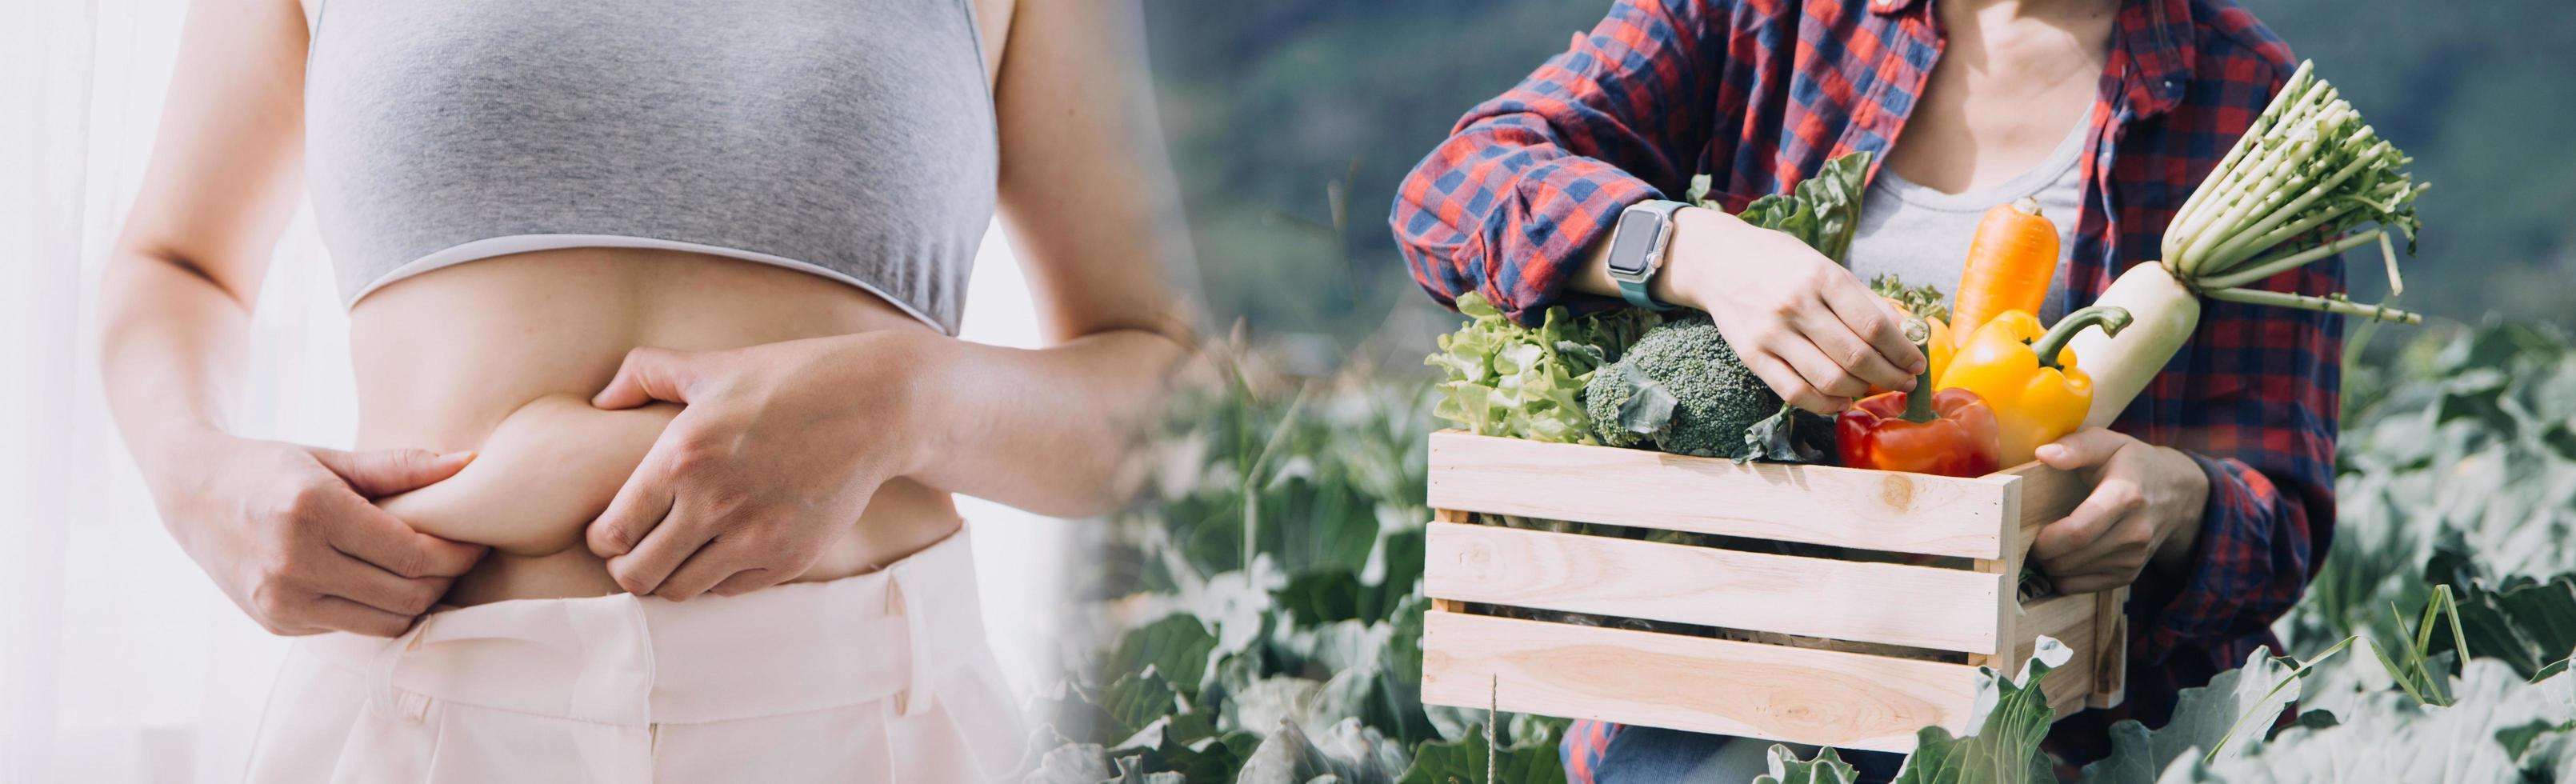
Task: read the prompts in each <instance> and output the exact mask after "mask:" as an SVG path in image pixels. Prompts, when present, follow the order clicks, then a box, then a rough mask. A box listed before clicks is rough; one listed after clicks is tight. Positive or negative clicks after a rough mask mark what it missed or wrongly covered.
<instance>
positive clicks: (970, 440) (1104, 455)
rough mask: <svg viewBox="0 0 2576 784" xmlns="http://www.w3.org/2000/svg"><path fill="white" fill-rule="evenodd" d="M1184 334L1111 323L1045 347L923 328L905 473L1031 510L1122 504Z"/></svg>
mask: <svg viewBox="0 0 2576 784" xmlns="http://www.w3.org/2000/svg"><path fill="white" fill-rule="evenodd" d="M1186 354H1187V350H1186V349H1185V348H1184V344H1183V341H1182V340H1181V339H1179V338H1176V337H1174V336H1170V335H1166V334H1163V333H1158V332H1154V331H1150V330H1146V329H1114V330H1108V331H1104V332H1099V333H1095V334H1091V335H1086V336H1083V337H1080V338H1076V339H1073V340H1070V341H1066V342H1064V343H1062V344H1059V345H1056V346H1053V347H1049V348H1042V349H1013V348H1002V347H998V346H989V345H983V344H978V343H970V342H966V341H961V340H954V339H948V338H939V337H925V338H924V339H923V340H922V341H921V345H920V346H919V349H918V350H917V351H916V352H915V353H914V356H917V357H920V358H921V359H920V361H919V372H918V373H917V375H916V376H915V378H916V382H915V383H914V385H913V392H912V394H911V395H910V398H911V399H912V400H913V401H914V405H913V406H912V413H911V414H910V415H909V416H908V420H909V424H910V426H911V427H912V428H913V431H912V432H914V433H915V435H914V436H913V440H914V441H915V446H916V449H915V450H913V451H914V454H915V458H914V460H913V461H912V463H913V468H912V469H911V470H910V471H909V472H908V473H907V475H909V476H911V477H912V478H914V479H916V480H919V481H921V482H923V483H925V484H928V485H930V486H932V487H937V488H942V489H946V490H951V491H955V492H959V493H964V494H967V495H971V496H976V497H979V498H986V499H991V500H994V501H998V502H1001V503H1005V504H1010V505H1012V506H1015V507H1019V508H1022V509H1026V510H1029V511H1032V512H1037V513H1039V514H1047V515H1056V516H1064V517H1080V516H1088V515H1096V514H1102V513H1106V512H1108V511H1110V510H1112V509H1115V508H1116V507H1117V506H1118V505H1119V504H1122V503H1124V502H1125V501H1126V500H1127V498H1128V497H1129V496H1130V495H1132V494H1133V492H1134V491H1135V489H1136V487H1137V485H1138V484H1139V483H1140V480H1141V479H1142V478H1143V476H1144V472H1143V470H1142V465H1141V459H1140V458H1141V455H1140V454H1139V449H1138V446H1139V443H1140V441H1141V438H1142V436H1143V434H1144V431H1145V428H1146V426H1148V425H1149V424H1151V418H1152V417H1153V416H1155V415H1156V414H1158V413H1159V412H1160V411H1161V410H1162V401H1163V400H1164V398H1165V396H1166V394H1167V392H1168V389H1169V385H1170V378H1171V376H1172V373H1173V371H1174V370H1175V368H1176V367H1177V366H1178V365H1179V363H1180V362H1181V361H1182V359H1183V358H1184V357H1185V356H1186Z"/></svg>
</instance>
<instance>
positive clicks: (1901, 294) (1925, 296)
mask: <svg viewBox="0 0 2576 784" xmlns="http://www.w3.org/2000/svg"><path fill="white" fill-rule="evenodd" d="M1869 290H1870V291H1872V292H1874V293H1876V294H1878V295H1879V296H1882V297H1886V298H1888V299H1892V300H1896V301H1897V302H1901V303H1904V304H1905V311H1906V312H1908V313H1912V314H1914V315H1917V316H1923V317H1926V318H1936V319H1940V320H1942V321H1945V322H1946V321H1949V320H1950V304H1949V303H1950V295H1948V294H1943V293H1941V287H1939V286H1935V285H1932V284H1929V283H1926V284H1923V285H1920V286H1908V285H1905V281H1903V280H1899V279H1898V278H1897V277H1896V275H1895V274H1894V273H1890V274H1886V275H1880V276H1878V277H1875V278H1871V279H1870V280H1869Z"/></svg>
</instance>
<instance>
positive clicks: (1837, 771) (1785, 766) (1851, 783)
mask: <svg viewBox="0 0 2576 784" xmlns="http://www.w3.org/2000/svg"><path fill="white" fill-rule="evenodd" d="M1768 756H1769V759H1767V760H1766V763H1767V764H1768V767H1769V768H1770V772H1768V773H1764V774H1762V776H1761V777H1759V778H1756V779H1754V780H1753V784H1855V782H1858V781H1860V770H1859V769H1857V768H1853V767H1852V766H1851V764H1850V763H1847V762H1844V761H1843V757H1842V755H1841V754H1839V753H1836V752H1835V751H1834V750H1833V749H1820V750H1818V751H1817V752H1816V757H1815V758H1814V759H1810V760H1801V759H1798V754H1797V752H1794V751H1791V750H1790V749H1789V747H1787V746H1782V745H1779V744H1776V743H1775V744H1772V745H1771V748H1770V750H1769V752H1768Z"/></svg>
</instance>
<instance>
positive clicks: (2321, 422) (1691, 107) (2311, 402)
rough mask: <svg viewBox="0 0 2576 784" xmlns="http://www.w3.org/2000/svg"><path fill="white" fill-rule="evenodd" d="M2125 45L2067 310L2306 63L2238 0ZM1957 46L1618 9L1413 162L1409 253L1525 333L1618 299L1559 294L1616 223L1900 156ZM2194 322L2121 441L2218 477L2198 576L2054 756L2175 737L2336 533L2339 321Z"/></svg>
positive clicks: (1756, 16) (2153, 239)
mask: <svg viewBox="0 0 2576 784" xmlns="http://www.w3.org/2000/svg"><path fill="white" fill-rule="evenodd" d="M2112 38H2113V40H2112V45H2111V51H2110V58H2109V63H2108V66H2107V67H2106V68H2105V69H2104V71H2103V73H2102V77H2101V81H2100V89H2099V91H2098V98H2097V100H2096V102H2095V105H2094V109H2093V113H2092V119H2091V121H2090V124H2091V128H2092V130H2091V132H2090V134H2089V135H2088V137H2087V145H2088V146H2087V150H2088V151H2089V154H2087V155H2086V156H2085V157H2084V182H2085V186H2084V210H2083V214H2082V215H2081V216H2080V217H2079V218H2078V219H2077V223H2076V231H2075V233H2074V247H2073V249H2072V251H2071V253H2070V258H2069V261H2068V262H2067V269H2066V271H2065V272H2064V273H2062V274H2061V275H2059V276H2058V279H2057V285H2058V286H2061V287H2063V288H2064V293H2065V295H2066V297H2065V300H2066V302H2068V303H2069V305H2070V307H2075V306H2081V305H2082V304H2084V303H2089V302H2092V301H2093V300H2094V299H2096V298H2097V297H2099V296H2100V295H2101V293H2102V290H2103V288H2104V287H2106V286H2109V285H2110V283H2111V280H2112V278H2113V277H2114V276H2115V275H2116V274H2117V273H2119V272H2120V271H2121V270H2123V269H2125V268H2127V267H2128V266H2129V265H2132V264H2141V263H2150V262H2151V261H2152V260H2154V259H2156V258H2157V257H2158V245H2159V243H2158V240H2159V237H2160V235H2161V234H2162V233H2163V231H2164V229H2165V225H2166V224H2167V223H2168V222H2170V221H2171V220H2172V219H2173V216H2174V212H2175V211H2176V209H2177V208H2179V207H2180V206H2181V204H2182V202H2183V199H2184V198H2186V197H2188V196H2189V195H2190V194H2191V191H2192V189H2193V188H2194V187H2196V186H2198V185H2199V184H2200V181H2201V179H2202V178H2203V177H2205V176H2207V174H2208V173H2209V171H2210V169H2211V168H2213V167H2215V166H2216V165H2217V163H2218V160H2219V158H2220V157H2221V156H2223V155H2224V154H2225V153H2226V151H2227V148H2228V146H2229V145H2231V144H2233V143H2235V141H2236V139H2237V137H2239V136H2241V135H2243V134H2244V132H2245V129H2246V127H2247V126H2248V125H2249V124H2251V123H2252V121H2253V120H2254V118H2255V116H2256V115H2258V114H2260V113H2261V112H2262V110H2263V107H2264V105H2265V104H2266V103H2267V102H2268V101H2269V100H2270V97H2271V95H2272V93H2273V91H2274V90H2275V89H2276V88H2277V87H2278V86H2279V85H2280V84H2281V83H2282V82H2283V81H2284V80H2285V79H2286V78H2287V77H2288V75H2289V74H2290V72H2291V70H2292V69H2293V67H2294V65H2295V61H2293V60H2292V59H2291V58H2290V50H2289V47H2288V46H2287V45H2285V44H2283V43H2282V42H2281V40H2280V39H2279V38H2278V37H2276V36H2274V35H2273V34H2272V32H2271V31H2270V30H2268V29H2266V28H2264V27H2263V25H2262V23H2260V22H2258V21H2256V20H2255V19H2254V16H2253V15H2252V14H2251V13H2249V12H2247V11H2245V10H2244V9H2241V8H2237V7H2235V6H2234V5H2233V4H2232V3H2230V2H2228V0H2130V1H2129V2H2127V3H2126V4H2125V6H2124V7H2123V8H2122V9H2121V10H2120V15H2119V20H2118V23H2117V25H2116V28H2115V30H2114V33H2113V37H2112ZM1941 47H1942V33H1941V30H1940V23H1939V21H1938V20H1937V19H1936V18H1935V17H1934V16H1933V15H1932V13H1931V7H1930V3H1929V2H1917V1H1916V0H1870V2H1867V3H1863V2H1859V1H1858V0H1805V2H1799V1H1798V0H1706V1H1702V2H1693V1H1692V0H1618V3H1617V4H1616V6H1615V7H1613V8H1612V9H1611V10H1610V14H1609V16H1608V17H1607V18H1605V19H1603V20H1602V21H1601V24H1600V25H1599V26H1597V27H1595V28H1593V30H1592V32H1591V33H1589V34H1577V35H1576V36H1575V37H1574V40H1573V44H1572V46H1571V47H1570V48H1569V49H1568V50H1567V51H1566V52H1565V53H1564V54H1560V55H1557V56H1555V57H1553V58H1550V59H1549V60H1548V62H1547V63H1546V64H1545V65H1543V66H1541V67H1540V68H1539V69H1538V71H1537V72H1535V73H1533V74H1531V75H1530V76H1529V77H1528V78H1527V79H1525V80H1523V81H1522V82H1521V83H1520V84H1519V85H1518V86H1516V87H1514V88H1512V90H1511V91H1510V92H1506V93H1504V94H1503V95H1501V96H1500V97H1497V98H1495V99H1493V100H1490V101H1487V102H1485V103H1484V104H1482V105H1480V106H1477V107H1476V108H1475V109H1474V110H1472V111H1470V112H1468V113H1467V116H1466V117H1465V118H1464V119H1461V120H1460V121H1459V122H1458V126H1457V128H1456V129H1455V130H1453V131H1452V132H1451V133H1450V136H1449V139H1448V140H1447V141H1446V142H1444V143H1442V144H1441V145H1440V147H1439V148H1438V149H1436V150H1433V151H1432V153H1431V155H1430V156H1429V157H1427V158H1425V159H1423V161H1422V163H1421V164H1420V165H1419V166H1417V167H1416V168H1415V169H1414V170H1413V173H1412V174H1411V175H1410V176H1409V177H1407V178H1406V179H1405V181H1404V184H1403V187H1402V189H1401V190H1400V191H1399V193H1398V195H1397V197H1396V202H1395V208H1394V214H1393V216H1392V218H1391V223H1392V224H1393V226H1394V229H1395V235H1396V239H1397V241H1398V243H1399V244H1400V245H1402V246H1403V249H1404V254H1405V257H1406V258H1407V260H1408V261H1409V262H1410V264H1411V267H1412V269H1413V274H1414V277H1415V279H1416V280H1418V281H1419V282H1420V283H1421V284H1422V286H1423V288H1425V289H1428V290H1429V291H1430V292H1431V294H1432V296H1434V297H1436V298H1438V299H1439V300H1440V301H1442V302H1444V303H1448V302H1453V301H1454V300H1455V298H1456V297H1458V296H1459V295H1462V294H1465V293H1467V292H1470V291H1475V292H1480V293H1482V294H1483V295H1484V297H1485V298H1486V299H1487V300H1489V301H1491V302H1493V303H1495V305H1497V306H1498V307H1500V308H1502V309H1503V310H1504V311H1505V312H1507V313H1509V314H1512V315H1513V316H1514V317H1515V318H1518V319H1520V320H1522V321H1523V322H1533V321H1535V320H1537V318H1538V317H1539V314H1540V313H1541V311H1543V310H1544V309H1545V308H1546V307H1547V306H1549V305H1556V304H1563V305H1568V306H1571V307H1573V308H1575V309H1577V310H1592V309H1599V308H1605V307H1613V306H1616V305H1618V304H1619V301H1618V300H1617V299H1616V298H1611V297H1599V296H1594V295H1590V294H1584V293H1581V292H1575V291H1570V290H1567V289H1566V287H1565V284H1566V280H1567V278H1568V277H1569V276H1571V275H1572V274H1574V272H1575V271H1576V270H1577V268H1578V266H1579V265H1580V264H1582V263H1583V259H1584V251H1585V249H1587V248H1589V247H1591V246H1592V245H1593V244H1594V243H1595V242H1596V241H1598V240H1600V239H1601V238H1602V236H1603V235H1604V234H1606V233H1607V232H1608V231H1609V230H1610V228H1611V226H1612V224H1613V223H1614V222H1615V219H1616V217H1617V216H1618V214H1619V212H1620V210H1621V209H1623V208H1625V207H1626V206H1628V205H1630V204H1634V203H1636V202H1638V201H1642V200H1646V199H1655V198H1677V196H1675V194H1679V193H1681V192H1682V190H1683V189H1684V187H1685V186H1686V184H1687V182H1688V181H1689V179H1690V177H1691V175H1693V174H1699V173H1705V174H1709V175H1712V176H1713V177H1714V178H1715V181H1716V185H1717V190H1718V191H1719V192H1720V196H1719V198H1720V199H1721V200H1724V201H1726V202H1727V204H1726V206H1727V208H1728V209H1730V210H1734V209H1740V208H1741V207H1742V206H1743V205H1744V202H1746V201H1748V200H1750V199H1751V198H1753V197H1757V196H1760V195H1762V194H1767V193H1774V192H1778V191H1782V190H1784V189H1785V188H1786V187H1787V186H1788V185H1791V184H1793V183H1795V182H1796V181H1797V180H1799V179H1800V178H1802V177H1806V176H1808V175H1810V174H1812V173H1814V172H1815V171H1816V170H1817V169H1818V168H1819V167H1821V166H1822V165H1823V164H1824V163H1825V162H1826V161H1827V160H1830V159H1832V158H1834V157H1836V156H1839V155H1842V154H1844V153H1848V152H1852V151H1855V150H1870V151H1873V152H1876V153H1878V155H1877V159H1878V160H1882V161H1883V160H1885V159H1886V157H1887V156H1886V152H1887V150H1888V148H1889V147H1890V146H1891V145H1892V144H1893V143H1894V142H1895V140H1896V138H1897V134H1898V133H1899V132H1900V131H1901V130H1902V129H1903V128H1904V126H1905V119H1906V116H1907V114H1908V113H1910V112H1911V111H1912V110H1913V108H1914V103H1915V100H1916V97H1917V96H1919V95H1921V94H1922V91H1923V87H1924V84H1925V80H1926V78H1927V77H1928V76H1929V75H1930V73H1931V71H1932V66H1933V63H1934V61H1935V60H1937V59H1938V58H1939V57H1940V54H1941ZM1873 174H1875V172H1873ZM2342 280H2343V266H2342V263H2341V261H2340V260H2339V259H2329V260H2326V261H2324V262H2320V263H2317V264H2312V265H2309V266H2307V267H2305V268H2302V269H2301V270H2298V271H2296V272H2291V273H2285V274H2282V275H2279V276H2276V277H2274V278H2272V279H2271V280H2269V281H2266V282H2265V284H2264V286H2265V287H2266V288H2271V289H2274V290H2280V291H2294V290H2295V291H2303V292H2308V293H2322V292H2326V291H2335V290H2340V289H2341V288H2342ZM2202 307H2203V310H2202V314H2201V320H2200V327H2199V331H2198V332H2197V333H2195V334H2194V335H2193V336H2192V339H2191V341H2190V342H2189V343H2188V344H2187V345H2185V346H2184V347H2183V349H2182V351H2181V353H2180V354H2178V355H2177V356H2175V357H2174V359H2173V361H2172V363H2171V364H2169V365H2167V366H2166V368H2165V371H2164V373H2163V374H2162V375H2160V376H2158V377H2157V378H2156V380H2155V382H2154V383H2152V384H2151V385H2149V387H2148V388H2147V390H2146V391H2145V393H2144V394H2142V395H2141V396H2140V397H2139V399H2138V400H2137V402H2136V403H2134V404H2132V405H2131V406H2130V407H2129V409H2128V411H2127V412H2125V413H2124V414H2123V415H2122V416H2121V417H2120V420H2119V422H2118V423H2116V425H2115V428H2116V429H2118V430H2120V431H2122V432H2125V433H2129V434H2131V435H2134V436H2138V437H2140V438H2142V439H2144V440H2147V441H2149V442H2152V443H2158V444H2165V445H2169V446H2174V447H2177V448H2181V449H2184V450H2185V451H2188V452H2190V453H2192V454H2193V456H2194V457H2195V458H2197V459H2198V461H2199V462H2200V464H2201V466H2202V468H2203V469H2204V470H2206V471H2207V472H2208V475H2209V480H2210V495H2209V505H2208V508H2207V511H2206V513H2205V515H2204V517H2203V521H2202V529H2201V535H2200V538H2199V541H2198V542H2197V543H2196V544H2195V549H2196V552H2195V553H2194V557H2193V559H2192V564H2193V565H2192V566H2191V568H2190V570H2189V572H2188V573H2187V574H2182V575H2168V574H2162V573H2159V572H2158V571H2157V570H2155V569H2153V568H2152V567H2151V568H2150V569H2149V570H2148V572H2147V573H2146V574H2145V575H2143V576H2142V577H2141V578H2140V579H2139V581H2138V583H2137V584H2136V585H2135V586H2134V587H2133V589H2132V591H2131V594H2130V602H2129V607H2128V611H2129V614H2130V618H2131V622H2130V629H2131V638H2130V640H2129V670H2128V678H2129V680H2128V684H2129V693H2128V701H2127V703H2126V704H2125V705H2124V706H2122V707H2121V708H2118V709H2114V710H2109V711H2101V710H2096V711H2088V712H2086V713H2084V714H2081V715H2078V716H2075V717H2070V718H2069V719H2068V720H2067V721H2065V722H2061V723H2060V724H2059V725H2058V726H2057V728H2056V730H2055V731H2054V732H2053V734H2052V735H2051V739H2050V742H2051V745H2052V748H2053V749H2054V750H2056V751H2058V752H2059V753H2060V754H2061V755H2062V756H2063V757H2065V758H2066V759H2070V760H2075V761H2082V760H2086V759H2092V758H2096V757H2099V756H2101V755H2102V754H2103V753H2106V752H2107V751H2108V746H2107V740H2106V738H2105V735H2104V728H2105V727H2107V726H2108V724H2109V723H2110V722H2111V721H2114V720H2116V719H2119V718H2124V717H2134V718H2138V719H2141V720H2144V721H2146V722H2148V723H2149V724H2150V725H2156V724H2161V723H2162V722H2163V721H2164V720H2165V718H2166V717H2167V716H2168V715H2169V714H2170V713H2171V711H2172V708H2173V700H2174V691H2175V690H2176V689H2179V688H2183V687H2187V686H2194V685H2199V684H2202V683H2205V682H2207V681H2208V679H2209V677H2210V676H2211V675H2213V674H2215V673H2217V672H2219V671H2221V670H2225V669H2228V668H2232V667H2235V666H2237V665H2239V664H2242V663H2243V662H2244V661H2245V657H2246V655H2247V654H2248V653H2249V652H2251V651H2252V650H2253V649H2254V648H2255V647H2257V646H2264V645H2270V646H2273V647H2275V648H2277V647H2278V643H2277V640H2275V639H2274V638H2273V636H2272V634H2271V632H2270V627H2271V624H2272V622H2273V621H2274V620H2275V619H2277V618H2279V617H2280V616H2281V615H2282V613H2284V612H2286V611H2287V610H2288V609H2289V608H2290V605H2291V604H2292V603H2294V602H2296V601H2297V600H2298V598H2299V595H2300V593H2301V592H2302V591H2303V590H2304V589H2305V587H2306V585H2307V581H2308V579H2309V578H2310V577H2311V576H2313V574H2314V573H2315V569H2316V564H2317V562H2318V561H2319V559H2320V558H2321V557H2322V555H2323V554H2324V553H2325V552H2326V550H2327V544H2328V542H2329V540H2330V538H2331V537H2332V534H2333V521H2334V495H2333V492H2334V485H2333V480H2334V476H2333V469H2334V462H2333V461H2334V453H2335V445H2334V442H2335V427H2336V414H2337V406H2338V402H2337V397H2338V390H2339V388H2340V386H2341V383H2342V378H2341V372H2340V370H2341V368H2340V365H2339V360H2340V358H2341V357H2342V353H2343V352H2342V334H2343V329H2342V327H2343V325H2342V322H2341V319H2340V317H2337V316H2332V315H2327V314H2322V313H2315V312H2310V311H2303V310H2291V309H2283V308H2266V307H2258V306H2251V305H2242V304H2234V303H2226V302H2215V301H2210V302H2204V303H2203V305H2202ZM1619 729H1620V728H1619V727H1617V726H1616V725H1608V724H1603V723H1600V722H1580V723H1578V724H1576V725H1575V727H1574V730H1573V731H1572V732H1570V733H1569V734H1568V737H1567V741H1566V744H1565V759H1566V769H1567V772H1568V773H1569V774H1571V776H1572V778H1573V780H1574V781H1576V782H1580V783H1582V784H1588V783H1589V782H1590V781H1591V778H1592V768H1593V765H1594V764H1595V763H1596V762H1598V760H1599V759H1600V755H1601V752H1602V751H1603V750H1604V749H1606V748H1607V747H1608V745H1609V742H1610V739H1611V738H1612V737H1613V736H1614V735H1615V734H1616V733H1617V732H1618V731H1619Z"/></svg>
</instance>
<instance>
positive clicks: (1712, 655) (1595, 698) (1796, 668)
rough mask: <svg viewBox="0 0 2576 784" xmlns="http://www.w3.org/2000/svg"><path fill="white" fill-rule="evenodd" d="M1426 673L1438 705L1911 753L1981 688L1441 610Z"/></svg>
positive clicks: (1684, 640) (1942, 668) (1934, 672)
mask: <svg viewBox="0 0 2576 784" xmlns="http://www.w3.org/2000/svg"><path fill="white" fill-rule="evenodd" d="M1422 673H1423V676H1422V699H1423V701H1424V702H1426V703H1431V704H1435V705H1453V706H1459V707H1467V708H1484V707H1486V705H1487V703H1488V701H1489V699H1490V700H1491V701H1492V702H1493V703H1495V704H1496V705H1497V706H1498V707H1499V708H1500V709H1502V710H1507V711H1519V712H1525V713H1537V714H1542V715H1548V716H1564V717H1569V718H1579V719H1604V720H1610V721H1617V722H1623V723H1628V724H1641V725H1646V726H1653V727H1669V728H1672V729H1678V730H1687V731H1691V732H1711V733H1719V734H1725V735H1739V736H1745V737H1754V738H1764V739H1769V740H1779V741H1790V742H1795V743H1814V744H1821V745H1829V746H1836V747H1840V748H1846V749H1870V750H1876V751H1897V752H1904V751H1911V750H1913V748H1914V733H1915V731H1916V730H1917V729H1920V728H1922V727H1925V726H1932V725H1939V726H1942V727H1945V728H1948V729H1950V730H1951V731H1952V732H1954V733H1955V732H1961V731H1964V730H1965V729H1966V727H1965V722H1966V721H1967V716H1968V712H1969V709H1970V707H1971V703H1972V701H1973V698H1974V696H1975V694H1976V668H1974V667H1970V666H1966V665H1959V664H1944V663H1940V662H1928V661H1920V660H1915V659H1900V658H1894V657H1887V656H1871V655H1867V654H1858V653H1843V652H1839V651H1823V650H1814V649H1808V648H1792V647H1788V646H1781V645H1764V644H1760V643H1746V642H1734V641H1729V640H1712V639H1706V638H1700V637H1686V636H1681V635H1673V634H1657V633H1653V632H1639V631H1628V630H1619V629H1602V628H1596V627H1586V626H1574V625H1570V624H1558V623H1546V622H1540V621H1525V620H1518V619H1513V618H1496V617H1491V616H1482V615H1461V614H1456V613H1445V612H1438V611H1433V612H1430V613H1426V614H1425V615H1424V617H1423V660H1422ZM2078 699H2079V700H2080V699H2081V694H2079V695H2078Z"/></svg>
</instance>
